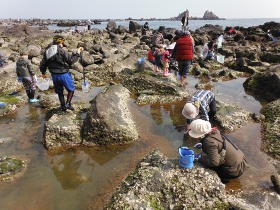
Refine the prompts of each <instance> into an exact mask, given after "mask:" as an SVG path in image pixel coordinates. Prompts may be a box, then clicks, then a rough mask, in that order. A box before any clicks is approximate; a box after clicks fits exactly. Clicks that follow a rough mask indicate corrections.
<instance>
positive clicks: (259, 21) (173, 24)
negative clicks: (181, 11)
mask: <svg viewBox="0 0 280 210" xmlns="http://www.w3.org/2000/svg"><path fill="white" fill-rule="evenodd" d="M270 21H274V22H278V23H280V18H247V19H237V18H236V19H226V20H189V28H190V30H192V31H194V30H196V29H198V28H200V27H202V26H204V25H206V24H212V25H220V26H222V27H223V28H225V27H226V26H231V27H234V26H242V27H245V28H247V27H251V26H259V25H263V24H264V23H266V22H270ZM135 22H137V23H139V24H141V25H144V23H145V22H146V21H135ZM107 23H108V22H101V24H96V25H95V24H94V25H92V28H97V29H105V28H106V26H107ZM148 23H149V26H150V28H151V29H158V28H159V27H160V26H165V27H166V28H176V29H181V22H180V21H148ZM116 24H117V26H119V25H120V26H126V27H128V26H129V21H116ZM48 28H49V29H50V30H55V29H69V27H58V26H56V25H49V26H48ZM70 28H72V29H73V30H74V27H70ZM78 29H79V30H80V31H83V30H84V27H83V26H79V27H78Z"/></svg>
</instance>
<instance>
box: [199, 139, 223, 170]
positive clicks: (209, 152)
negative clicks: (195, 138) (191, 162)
mask: <svg viewBox="0 0 280 210" xmlns="http://www.w3.org/2000/svg"><path fill="white" fill-rule="evenodd" d="M202 150H203V154H202V156H201V158H200V160H199V161H200V162H201V163H202V164H203V165H205V166H206V167H209V168H211V167H217V166H219V160H220V155H219V152H218V145H216V144H215V142H213V141H211V139H210V140H209V139H207V138H206V139H205V140H204V142H203V143H202Z"/></svg>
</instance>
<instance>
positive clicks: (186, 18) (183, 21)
mask: <svg viewBox="0 0 280 210" xmlns="http://www.w3.org/2000/svg"><path fill="white" fill-rule="evenodd" d="M181 24H182V31H183V32H186V31H188V25H189V11H188V10H187V11H186V12H185V14H184V16H183V17H182V19H181Z"/></svg>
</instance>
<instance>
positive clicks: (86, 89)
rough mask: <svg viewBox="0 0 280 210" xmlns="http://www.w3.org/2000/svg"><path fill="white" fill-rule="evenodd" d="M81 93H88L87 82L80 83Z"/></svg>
mask: <svg viewBox="0 0 280 210" xmlns="http://www.w3.org/2000/svg"><path fill="white" fill-rule="evenodd" d="M82 91H83V92H84V93H87V92H89V83H88V82H82Z"/></svg>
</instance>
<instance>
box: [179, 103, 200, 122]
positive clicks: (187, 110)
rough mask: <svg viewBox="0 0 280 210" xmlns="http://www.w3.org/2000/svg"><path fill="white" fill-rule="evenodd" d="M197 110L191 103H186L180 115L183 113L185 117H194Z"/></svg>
mask: <svg viewBox="0 0 280 210" xmlns="http://www.w3.org/2000/svg"><path fill="white" fill-rule="evenodd" d="M198 113H199V110H198V107H196V106H195V105H194V104H193V103H190V102H188V103H186V104H185V106H184V108H183V111H182V115H184V116H185V117H186V118H187V119H194V118H196V116H197V115H198Z"/></svg>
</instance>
